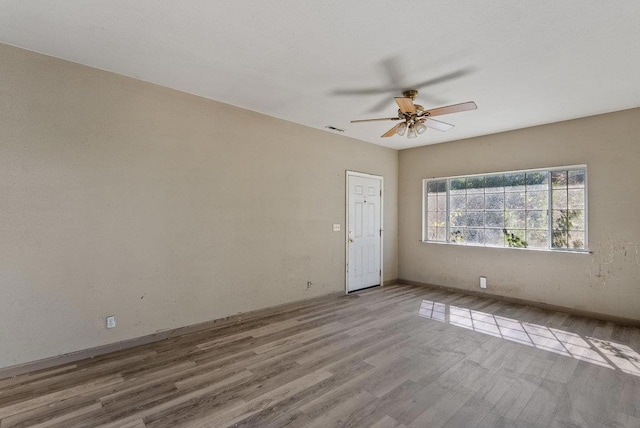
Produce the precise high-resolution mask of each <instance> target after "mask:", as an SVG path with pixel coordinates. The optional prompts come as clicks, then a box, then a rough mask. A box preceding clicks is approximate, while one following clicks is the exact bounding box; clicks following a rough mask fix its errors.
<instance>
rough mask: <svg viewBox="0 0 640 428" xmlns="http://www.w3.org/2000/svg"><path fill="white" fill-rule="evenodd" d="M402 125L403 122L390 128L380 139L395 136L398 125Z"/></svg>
mask: <svg viewBox="0 0 640 428" xmlns="http://www.w3.org/2000/svg"><path fill="white" fill-rule="evenodd" d="M402 123H404V122H400V123H398V124H397V125H396V126H394V127H393V128H391V129H390V130H388V131H387V132H385V133H384V134H382V135H381V137H382V138H384V137H391V136H392V135H395V134H396V131H397V130H398V128H399V127H400V125H402Z"/></svg>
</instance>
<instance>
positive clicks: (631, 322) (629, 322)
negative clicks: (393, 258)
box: [398, 279, 640, 327]
mask: <svg viewBox="0 0 640 428" xmlns="http://www.w3.org/2000/svg"><path fill="white" fill-rule="evenodd" d="M398 283H399V284H407V285H418V286H421V287H428V288H433V289H436V290H444V291H450V292H453V293H459V294H465V295H469V296H479V297H486V298H489V299H494V300H500V301H504V302H509V303H517V304H519V305H524V306H533V307H536V308H540V309H546V310H549V311H555V312H565V313H568V314H571V315H577V316H581V317H585V318H593V319H597V320H602V321H610V322H614V323H616V324H620V325H626V326H631V327H640V320H635V319H632V318H624V317H618V316H615V315H608V314H602V313H599V312H591V311H585V310H582V309H575V308H570V307H568V306H559V305H552V304H550V303H544V302H535V301H532V300H526V299H519V298H516V297H508V296H502V295H499V294H491V293H486V292H481V291H475V290H465V289H463V288H455V287H448V286H445V285H436V284H428V283H425V282H418V281H411V280H408V279H399V280H398Z"/></svg>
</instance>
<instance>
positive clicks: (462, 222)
mask: <svg viewBox="0 0 640 428" xmlns="http://www.w3.org/2000/svg"><path fill="white" fill-rule="evenodd" d="M449 221H450V222H451V226H454V227H458V226H459V227H464V226H466V225H467V213H466V211H465V212H452V213H451V214H450V215H449Z"/></svg>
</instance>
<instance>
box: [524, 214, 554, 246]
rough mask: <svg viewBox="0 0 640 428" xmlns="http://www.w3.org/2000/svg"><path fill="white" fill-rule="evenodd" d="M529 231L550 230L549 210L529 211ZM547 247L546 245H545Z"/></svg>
mask: <svg viewBox="0 0 640 428" xmlns="http://www.w3.org/2000/svg"><path fill="white" fill-rule="evenodd" d="M527 229H544V230H548V229H549V216H548V215H547V210H544V211H527ZM545 246H546V244H545Z"/></svg>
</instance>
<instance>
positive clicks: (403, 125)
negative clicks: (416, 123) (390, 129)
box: [396, 122, 407, 136]
mask: <svg viewBox="0 0 640 428" xmlns="http://www.w3.org/2000/svg"><path fill="white" fill-rule="evenodd" d="M406 130H407V122H402V123H401V124H400V126H398V129H397V130H396V134H397V135H400V136H403V135H404V133H405V131H406Z"/></svg>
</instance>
